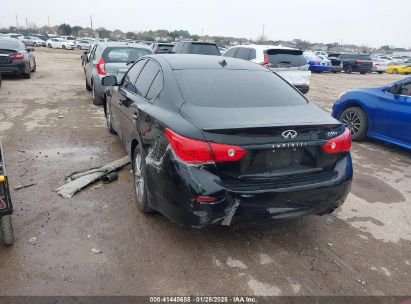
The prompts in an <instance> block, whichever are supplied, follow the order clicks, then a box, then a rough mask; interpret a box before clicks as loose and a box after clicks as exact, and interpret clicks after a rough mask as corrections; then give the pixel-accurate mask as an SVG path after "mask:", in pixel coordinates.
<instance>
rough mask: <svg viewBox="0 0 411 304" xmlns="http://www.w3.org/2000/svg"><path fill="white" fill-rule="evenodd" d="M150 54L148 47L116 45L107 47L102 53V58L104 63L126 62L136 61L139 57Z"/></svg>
mask: <svg viewBox="0 0 411 304" xmlns="http://www.w3.org/2000/svg"><path fill="white" fill-rule="evenodd" d="M148 54H151V52H150V51H149V50H148V49H139V48H130V47H128V48H127V47H116V48H113V47H111V48H107V49H106V50H105V51H104V53H103V58H104V61H105V62H106V63H114V62H119V63H128V62H131V61H137V60H139V59H140V58H141V57H143V56H145V55H148Z"/></svg>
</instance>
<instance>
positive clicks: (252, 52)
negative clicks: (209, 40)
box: [223, 44, 311, 94]
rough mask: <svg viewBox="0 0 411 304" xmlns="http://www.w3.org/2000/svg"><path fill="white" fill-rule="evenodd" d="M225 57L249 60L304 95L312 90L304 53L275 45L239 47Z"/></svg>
mask: <svg viewBox="0 0 411 304" xmlns="http://www.w3.org/2000/svg"><path fill="white" fill-rule="evenodd" d="M223 56H224V57H234V58H239V59H244V60H249V61H252V62H255V63H258V64H260V65H263V66H265V67H266V68H268V69H270V70H271V71H273V72H275V73H277V74H278V75H280V76H281V77H283V78H284V79H285V80H287V81H288V82H289V83H291V84H292V85H293V86H295V87H296V88H297V89H299V90H300V91H301V92H302V93H304V94H306V93H308V91H309V89H310V77H311V71H310V70H309V65H308V63H307V60H306V59H305V57H304V55H303V52H302V51H301V50H298V49H293V48H287V47H281V46H273V45H252V44H250V45H238V46H234V47H232V48H230V49H228V50H227V52H225V53H224V55H223Z"/></svg>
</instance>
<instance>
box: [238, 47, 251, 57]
mask: <svg viewBox="0 0 411 304" xmlns="http://www.w3.org/2000/svg"><path fill="white" fill-rule="evenodd" d="M249 56H250V49H248V48H239V49H238V51H237V54H236V55H235V57H236V58H239V59H244V60H248V57H249Z"/></svg>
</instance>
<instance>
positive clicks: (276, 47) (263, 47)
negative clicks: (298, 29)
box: [233, 44, 299, 51]
mask: <svg viewBox="0 0 411 304" xmlns="http://www.w3.org/2000/svg"><path fill="white" fill-rule="evenodd" d="M233 47H240V48H241V47H242V48H253V49H257V50H262V51H265V50H299V49H297V48H290V47H286V46H279V45H260V44H242V45H235V46H233Z"/></svg>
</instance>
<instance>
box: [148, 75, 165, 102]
mask: <svg viewBox="0 0 411 304" xmlns="http://www.w3.org/2000/svg"><path fill="white" fill-rule="evenodd" d="M162 88H163V74H162V73H161V71H159V72H158V73H157V75H156V77H155V78H154V81H153V83H152V84H151V86H150V89H149V90H148V92H147V99H148V100H152V99H153V98H155V97H156V96H157V95H158V93H160V91H161V89H162Z"/></svg>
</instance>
